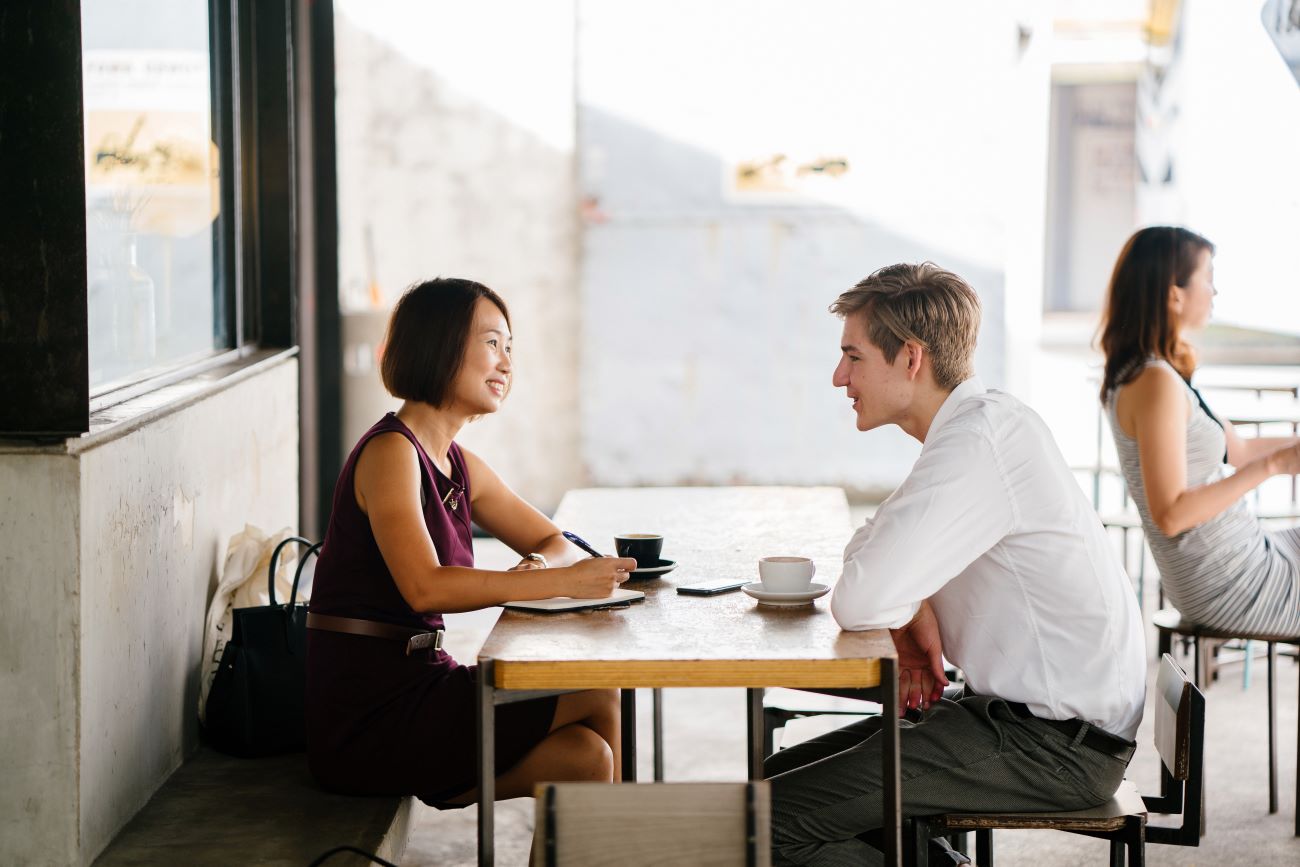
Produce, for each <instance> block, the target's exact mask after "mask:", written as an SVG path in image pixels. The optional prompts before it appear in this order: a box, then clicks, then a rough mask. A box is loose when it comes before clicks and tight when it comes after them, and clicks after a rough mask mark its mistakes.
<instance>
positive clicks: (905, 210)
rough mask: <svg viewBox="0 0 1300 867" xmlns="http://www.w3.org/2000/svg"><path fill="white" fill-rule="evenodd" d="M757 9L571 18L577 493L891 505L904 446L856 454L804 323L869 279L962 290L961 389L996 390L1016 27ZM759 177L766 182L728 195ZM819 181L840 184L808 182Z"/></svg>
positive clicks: (1015, 293) (857, 442)
mask: <svg viewBox="0 0 1300 867" xmlns="http://www.w3.org/2000/svg"><path fill="white" fill-rule="evenodd" d="M763 10H764V11H763V13H762V14H761V15H754V14H750V13H751V7H750V5H749V4H746V3H741V2H736V3H715V4H695V3H689V2H668V3H661V4H658V5H657V6H655V7H654V8H653V9H651V8H650V7H644V6H635V7H633V6H632V5H630V4H595V3H593V4H585V5H583V6H582V7H581V19H580V22H579V33H580V34H581V35H580V42H579V61H578V68H579V79H578V99H579V139H578V152H579V157H580V184H581V192H582V196H583V198H584V201H585V202H587V209H586V211H585V213H586V214H587V217H588V221H587V225H586V228H585V233H584V257H583V261H582V287H583V295H582V306H583V311H584V325H585V327H584V329H583V344H582V356H581V362H580V375H581V382H582V395H583V403H582V437H583V458H584V460H585V462H586V464H587V466H588V468H589V471H590V473H591V476H592V478H593V480H594V481H595V482H596V483H598V484H676V483H696V484H730V483H758V484H769V483H770V484H789V483H797V484H835V485H845V486H847V487H849V488H851V489H858V490H869V491H875V492H879V491H885V490H888V489H890V488H892V486H893V485H894V484H896V483H897V482H898V481H899V480H900V479H901V478H902V477H903V475H904V474H905V473H906V470H907V468H908V467H909V466H910V464H911V459H912V457H913V456H914V455H915V453H916V450H917V445H916V444H915V443H914V442H913V441H911V440H909V439H907V438H906V437H905V436H904V435H903V434H902V433H901V432H899V431H897V430H896V429H889V430H882V431H879V432H873V433H871V434H870V435H869V436H868V437H866V438H862V437H859V436H858V435H857V432H856V431H855V430H854V428H853V424H852V415H851V412H850V410H849V407H848V403H847V401H846V400H845V399H844V397H843V392H842V390H837V389H833V388H832V387H831V384H830V379H831V373H832V370H833V368H834V367H835V364H836V362H837V361H838V356H839V349H838V347H839V336H840V328H841V325H840V323H839V321H838V320H837V319H836V318H835V317H833V316H831V315H830V314H828V313H827V312H826V308H827V305H828V304H829V303H830V302H831V301H832V300H834V298H835V297H836V295H838V294H839V293H840V292H841V291H843V290H844V289H847V288H849V287H850V286H852V285H853V283H855V282H856V281H857V280H859V279H861V278H862V277H864V276H865V275H867V274H868V273H870V272H871V271H872V270H874V269H876V268H878V267H880V266H883V265H887V264H891V263H894V262H899V261H920V260H924V259H931V260H934V261H936V262H938V263H940V264H942V265H944V266H945V267H948V268H951V269H952V270H955V271H956V272H958V273H960V274H962V275H963V276H965V277H966V278H967V279H968V280H970V282H971V283H972V285H973V286H974V287H975V288H976V290H977V291H978V292H979V293H980V296H981V298H982V300H983V303H984V322H983V328H982V330H981V334H980V345H979V350H978V356H977V365H978V368H979V370H980V371H981V373H982V375H983V376H984V378H985V379H986V381H988V382H989V384H991V385H995V386H1005V385H1006V384H1007V383H1008V380H1009V379H1010V378H1011V377H1010V376H1009V373H1008V370H1007V357H1008V353H1007V316H1008V314H1007V304H1006V300H1007V299H1008V297H1016V298H1017V299H1020V300H1021V301H1023V300H1025V299H1028V300H1029V301H1030V303H1031V304H1034V303H1035V302H1036V301H1037V299H1038V297H1039V291H1038V290H1039V286H1040V285H1041V284H1040V280H1041V271H1040V270H1038V269H1037V268H1034V267H1033V265H1034V264H1035V262H1037V261H1041V239H1042V218H1043V213H1042V204H1041V203H1042V197H1041V196H1042V184H1043V181H1042V175H1041V174H1040V172H1041V171H1042V167H1043V165H1044V162H1045V154H1046V146H1047V136H1046V132H1047V130H1046V117H1045V111H1046V106H1047V95H1048V90H1047V88H1048V67H1047V64H1046V62H1045V59H1044V58H1043V57H1041V56H1040V54H1039V53H1038V52H1036V51H1035V50H1034V42H1035V39H1036V38H1041V37H1043V36H1045V35H1046V34H1047V32H1048V28H1047V26H1046V22H1045V21H1043V20H1042V16H1041V13H1036V12H1033V11H1031V10H1028V9H1026V10H1025V11H1024V14H1023V15H1022V14H1018V13H1017V10H1016V9H1015V8H1014V7H1013V5H1012V4H1003V5H998V6H994V7H989V6H987V5H983V4H982V5H980V6H978V7H971V6H969V5H963V4H955V3H942V4H906V5H900V4H889V3H856V4H850V3H839V2H814V3H797V4H796V3H774V4H766V5H764V7H763ZM669 46H671V47H670V48H669ZM777 157H784V159H783V160H782V161H781V163H780V165H779V166H777V167H776V168H775V169H773V170H771V171H770V172H769V174H770V175H771V176H772V178H771V180H770V182H767V183H762V182H760V183H751V182H749V181H747V180H745V179H744V176H743V175H742V174H741V173H742V170H743V169H744V167H745V165H746V164H749V165H750V166H753V165H756V164H757V165H763V164H764V163H766V164H768V165H769V166H771V165H772V164H773V162H774V161H775V160H776V158H777ZM832 158H839V159H843V160H844V161H846V162H847V170H846V171H842V172H840V173H838V174H832V173H827V172H824V171H818V170H817V169H816V168H815V167H816V166H817V165H818V164H819V162H820V161H824V160H827V159H832ZM1027 206H1028V207H1029V208H1030V210H1029V211H1028V216H1026V212H1025V208H1026V207H1027ZM1025 248H1029V249H1031V250H1034V251H1035V253H1033V254H1031V255H1029V256H1028V257H1026V256H1025V254H1024V253H1022V252H1021V251H1022V250H1023V249H1025ZM1013 258H1014V259H1016V260H1017V263H1016V266H1015V267H1014V268H1013V267H1012V265H1011V262H1012V259H1013ZM1026 262H1027V263H1028V265H1029V267H1025V263H1026ZM1013 280H1014V281H1017V282H1016V283H1015V285H1012V282H1011V281H1013Z"/></svg>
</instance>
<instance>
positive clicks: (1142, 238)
mask: <svg viewBox="0 0 1300 867" xmlns="http://www.w3.org/2000/svg"><path fill="white" fill-rule="evenodd" d="M1213 254H1214V246H1213V245H1212V244H1211V243H1210V242H1209V241H1207V240H1206V239H1204V238H1202V237H1201V236H1199V235H1196V234H1194V233H1192V232H1189V231H1187V230H1186V229H1180V228H1172V227H1167V226H1154V227H1150V228H1146V229H1142V230H1140V231H1138V232H1137V233H1136V234H1134V235H1133V237H1131V238H1130V239H1129V240H1128V242H1127V243H1126V244H1125V245H1124V249H1123V250H1122V251H1121V252H1120V255H1119V260H1118V261H1117V262H1116V263H1115V271H1114V274H1113V275H1112V276H1111V282H1110V289H1109V292H1108V297H1107V302H1106V312H1105V317H1104V319H1103V323H1102V337H1101V345H1102V350H1103V351H1104V352H1105V354H1106V371H1105V376H1104V380H1103V383H1102V388H1101V400H1102V403H1103V404H1104V405H1105V407H1106V412H1107V415H1108V416H1109V419H1110V428H1111V432H1112V433H1113V434H1114V437H1115V448H1116V451H1117V452H1118V453H1119V460H1120V467H1121V470H1122V471H1123V473H1124V480H1125V481H1126V482H1127V483H1128V488H1129V493H1130V494H1131V495H1132V497H1133V502H1134V503H1136V504H1137V508H1138V512H1139V513H1140V514H1141V516H1142V525H1143V528H1144V529H1145V531H1146V535H1147V541H1148V542H1149V544H1150V546H1151V553H1152V555H1153V556H1154V557H1155V560H1156V565H1157V566H1159V568H1160V580H1161V583H1162V585H1163V587H1164V591H1165V595H1166V596H1168V597H1169V599H1170V601H1171V602H1172V603H1173V604H1174V605H1175V606H1176V607H1177V608H1178V610H1179V612H1180V613H1181V614H1182V615H1183V616H1184V617H1186V618H1188V619H1190V620H1193V621H1195V622H1198V623H1201V624H1203V625H1205V626H1211V627H1215V628H1220V629H1225V630H1240V631H1242V632H1253V633H1269V634H1285V635H1297V634H1300V528H1296V529H1290V530H1284V531H1281V532H1265V530H1264V528H1263V527H1262V526H1261V524H1260V522H1259V520H1258V519H1257V518H1256V517H1255V516H1254V515H1252V514H1251V513H1250V511H1249V510H1248V509H1247V507H1246V503H1245V495H1246V494H1247V493H1249V492H1250V491H1252V490H1253V489H1255V488H1256V487H1258V486H1259V484H1260V483H1262V482H1263V481H1264V480H1265V479H1267V478H1269V477H1271V476H1275V475H1283V474H1295V473H1296V472H1298V471H1300V441H1297V440H1295V439H1291V438H1267V437H1257V438H1254V439H1241V438H1240V437H1238V436H1237V435H1236V433H1234V432H1233V429H1232V426H1231V425H1226V424H1224V423H1222V422H1221V421H1220V420H1219V419H1218V418H1216V417H1215V415H1214V413H1213V412H1211V411H1210V408H1209V407H1208V406H1206V404H1205V401H1204V400H1202V399H1201V396H1200V394H1199V392H1197V391H1196V390H1195V389H1194V388H1192V386H1191V379H1192V372H1193V371H1194V370H1195V366H1196V359H1195V355H1194V353H1193V351H1192V349H1191V347H1190V346H1189V345H1188V344H1187V343H1186V341H1185V339H1184V338H1185V335H1186V334H1187V333H1188V332H1189V331H1193V330H1196V329H1199V328H1202V327H1204V326H1205V324H1206V322H1208V321H1209V318H1210V310H1211V307H1212V306H1213V298H1214V296H1215V294H1217V292H1216V290H1215V288H1214V271H1213V263H1212V257H1213Z"/></svg>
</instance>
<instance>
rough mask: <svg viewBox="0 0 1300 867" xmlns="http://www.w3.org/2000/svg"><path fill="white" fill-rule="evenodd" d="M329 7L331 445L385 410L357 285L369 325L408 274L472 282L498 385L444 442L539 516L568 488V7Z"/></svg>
mask: <svg viewBox="0 0 1300 867" xmlns="http://www.w3.org/2000/svg"><path fill="white" fill-rule="evenodd" d="M337 8H338V11H337V13H336V18H335V33H336V39H337V49H336V62H337V69H338V73H337V74H338V103H337V118H338V165H339V282H340V286H341V289H342V302H343V307H344V320H345V322H344V334H345V336H347V337H349V338H351V339H350V341H349V342H347V343H345V345H344V360H345V419H346V422H345V424H346V427H345V430H344V437H343V439H344V448H345V450H350V449H351V448H352V446H353V445H354V444H355V442H356V439H357V438H358V437H359V436H360V434H361V433H362V432H364V431H365V429H366V428H368V427H369V426H370V425H372V424H374V422H375V421H377V420H378V418H379V416H380V415H381V414H382V413H383V412H384V411H386V410H387V409H390V408H392V407H394V406H395V405H396V401H393V400H392V399H391V398H390V397H388V396H387V394H386V392H384V390H383V386H382V384H381V383H380V381H379V376H378V371H377V369H376V368H375V365H374V348H375V345H376V343H377V341H378V339H379V336H380V335H381V334H382V327H383V326H382V321H375V320H376V318H377V317H376V314H375V313H374V312H373V310H371V309H370V293H369V286H370V285H371V284H372V283H373V284H374V285H375V286H376V287H377V290H378V294H379V304H378V307H379V309H380V311H381V312H380V313H379V316H378V318H379V319H381V320H382V317H383V315H384V313H386V311H387V310H388V309H389V308H390V307H391V305H392V303H393V302H394V301H396V299H397V297H398V295H399V294H400V292H401V290H402V289H403V288H405V287H406V286H407V285H409V284H410V283H412V282H415V281H417V280H421V279H426V278H429V277H435V276H444V277H468V278H471V279H475V280H479V281H480V282H483V283H486V284H487V285H488V286H491V287H492V288H493V289H496V290H497V291H498V292H500V293H501V295H502V296H503V297H504V298H505V300H506V302H507V303H508V304H509V305H510V312H511V317H512V321H513V326H514V338H515V340H514V359H515V382H514V385H513V389H512V392H511V395H510V398H509V400H508V401H507V402H506V404H505V407H504V409H503V410H502V411H501V412H500V413H498V414H496V415H495V416H492V417H488V418H485V419H482V420H480V421H478V422H476V423H474V424H472V425H470V426H469V427H468V428H467V429H466V430H465V431H464V433H463V434H462V436H461V437H460V441H461V442H462V443H464V444H465V445H467V446H469V447H470V448H472V449H475V450H476V451H478V452H479V454H481V455H482V456H483V457H484V458H486V459H487V460H488V462H489V463H491V464H492V465H493V466H494V467H495V468H496V469H497V470H498V471H499V472H500V473H501V475H502V476H503V477H504V478H505V479H506V480H507V481H509V482H510V484H511V485H513V486H514V487H515V488H516V489H518V490H519V491H520V492H521V493H522V494H523V495H524V496H525V497H527V498H528V499H530V500H532V501H533V502H535V503H536V504H537V505H538V506H540V507H542V508H545V509H550V508H554V506H555V505H556V504H557V503H558V502H559V499H560V497H561V496H562V495H563V494H564V492H565V491H566V490H568V489H569V488H571V487H574V486H575V485H577V484H580V483H581V482H582V480H583V478H582V470H581V465H580V463H579V460H578V436H577V418H578V392H577V377H576V368H577V339H576V337H575V335H576V333H577V331H578V329H579V327H580V323H579V316H578V310H577V293H578V289H577V283H578V277H577V248H578V225H577V201H576V197H575V183H574V162H573V159H574V157H573V111H574V109H573V2H572V0H564V2H559V3H544V4H532V3H508V4H504V6H503V5H502V4H481V5H480V4H471V5H468V6H466V5H464V4H461V5H456V4H449V3H440V4H427V5H421V6H419V7H412V6H409V5H408V6H405V7H398V6H395V5H393V4H391V3H369V2H367V3H361V2H342V3H339V4H338V7H337ZM507 20H508V21H509V26H505V25H504V22H505V21H507ZM367 239H369V240H367ZM368 335H369V336H368Z"/></svg>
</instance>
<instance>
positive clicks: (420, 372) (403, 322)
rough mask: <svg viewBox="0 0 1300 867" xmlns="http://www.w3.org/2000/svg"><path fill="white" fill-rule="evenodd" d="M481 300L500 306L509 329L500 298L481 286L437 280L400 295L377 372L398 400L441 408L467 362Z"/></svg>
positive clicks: (413, 287) (460, 280)
mask: <svg viewBox="0 0 1300 867" xmlns="http://www.w3.org/2000/svg"><path fill="white" fill-rule="evenodd" d="M480 298H486V299H487V300H488V301H491V302H492V303H493V304H495V305H496V306H497V309H499V310H500V311H501V315H502V316H504V317H505V318H506V325H507V326H508V325H509V324H510V311H509V310H507V309H506V302H505V301H502V300H501V296H500V295H498V294H497V293H495V292H493V291H492V290H491V289H489V288H488V287H486V286H484V285H483V284H482V283H476V282H474V281H473V280H463V279H460V278H456V277H436V278H434V279H432V280H426V281H424V282H423V283H416V284H415V285H414V286H411V287H410V288H409V289H407V290H406V292H404V293H403V294H402V297H401V298H400V299H398V301H397V305H396V306H395V307H394V308H393V315H392V318H391V319H389V320H388V336H387V337H386V338H385V339H384V350H383V360H382V361H381V362H380V367H379V372H380V375H381V376H382V377H383V380H384V388H386V389H388V392H389V393H390V394H391V395H392V396H393V397H396V398H401V399H402V400H415V401H420V402H422V403H427V404H430V405H432V406H438V407H440V406H443V405H444V404H445V403H446V401H447V399H448V397H449V396H450V394H451V385H452V383H453V382H454V381H455V380H456V374H458V373H459V372H460V368H461V365H462V364H463V363H464V360H465V345H466V343H467V342H468V341H469V330H470V328H471V327H472V326H473V324H474V308H475V307H476V306H477V305H478V302H479V299H480Z"/></svg>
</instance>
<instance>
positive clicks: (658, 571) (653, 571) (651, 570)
mask: <svg viewBox="0 0 1300 867" xmlns="http://www.w3.org/2000/svg"><path fill="white" fill-rule="evenodd" d="M676 568H677V561H676V560H660V561H659V565H658V566H647V567H645V568H644V569H633V570H632V571H631V572H629V573H627V576H628V580H629V581H631V580H633V579H635V578H658V577H659V576H660V575H667V574H668V573H669V572H671V571H673V570H674V569H676Z"/></svg>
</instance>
